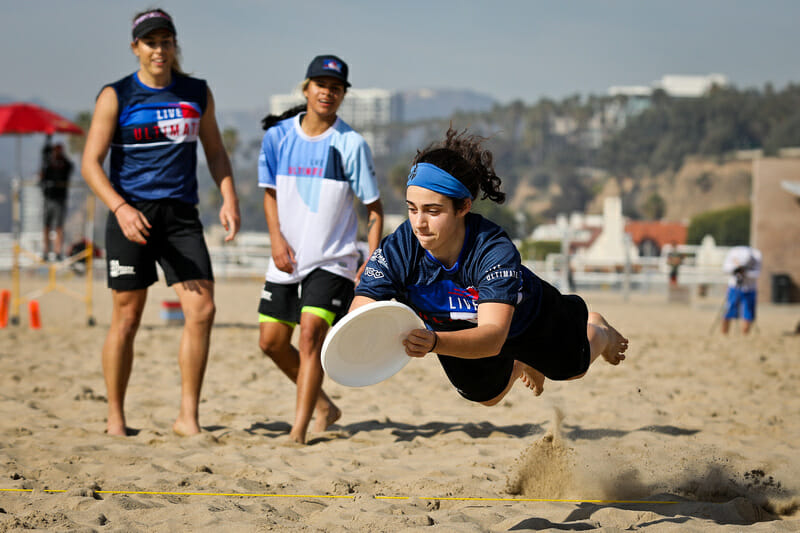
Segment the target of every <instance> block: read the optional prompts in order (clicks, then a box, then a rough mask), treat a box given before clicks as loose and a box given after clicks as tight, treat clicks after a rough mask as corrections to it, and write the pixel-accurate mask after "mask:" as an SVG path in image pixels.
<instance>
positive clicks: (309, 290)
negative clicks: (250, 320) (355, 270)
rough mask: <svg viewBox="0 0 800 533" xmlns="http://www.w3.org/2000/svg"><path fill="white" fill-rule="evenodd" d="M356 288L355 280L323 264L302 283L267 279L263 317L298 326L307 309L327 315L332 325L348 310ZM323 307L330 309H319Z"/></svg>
mask: <svg viewBox="0 0 800 533" xmlns="http://www.w3.org/2000/svg"><path fill="white" fill-rule="evenodd" d="M354 289H355V284H354V283H353V280H351V279H348V278H345V277H342V276H339V275H337V274H332V273H331V272H328V271H327V270H322V269H321V268H318V269H316V270H312V271H311V273H310V274H308V275H307V276H306V277H305V279H303V281H301V282H299V283H289V284H279V283H272V282H269V281H267V282H265V283H264V290H263V291H262V292H261V301H260V302H259V303H258V313H259V315H261V317H260V321H262V322H268V321H279V322H284V323H287V324H289V325H291V326H295V325H297V324H298V323H299V322H300V314H301V313H302V312H303V310H304V309H305V310H306V311H307V312H314V313H315V314H317V315H318V316H320V317H321V318H323V319H325V320H326V321H327V322H328V325H333V324H335V323H336V322H337V321H338V320H339V319H341V318H342V317H343V316H344V315H345V314H347V310H348V309H349V308H350V302H351V301H352V300H353V290H354ZM309 308H313V309H309ZM320 309H323V310H325V311H326V312H324V313H320V312H318V310H320ZM323 315H324V316H323Z"/></svg>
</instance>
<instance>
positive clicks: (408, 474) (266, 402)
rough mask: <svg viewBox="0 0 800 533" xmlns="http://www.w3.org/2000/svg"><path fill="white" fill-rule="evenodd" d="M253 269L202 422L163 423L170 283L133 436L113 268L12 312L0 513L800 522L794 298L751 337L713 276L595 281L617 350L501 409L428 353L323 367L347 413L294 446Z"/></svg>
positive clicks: (159, 293)
mask: <svg viewBox="0 0 800 533" xmlns="http://www.w3.org/2000/svg"><path fill="white" fill-rule="evenodd" d="M36 283H39V284H44V283H45V280H43V279H40V280H36V279H31V278H27V279H24V280H23V284H24V286H25V287H26V288H30V287H31V286H34V285H35V284H36ZM69 283H71V284H72V286H74V287H76V288H77V290H81V288H80V287H81V284H82V283H83V280H81V279H80V278H75V279H73V280H70V281H69ZM260 286H261V282H260V280H258V279H253V280H237V281H225V280H222V281H219V282H218V284H217V307H218V312H217V320H216V326H215V329H214V332H213V337H212V345H211V357H210V362H209V367H208V372H207V375H206V380H205V385H204V389H203V403H202V405H201V409H202V410H201V424H202V426H203V429H204V432H203V433H202V434H200V435H198V436H194V437H188V438H185V437H183V438H182V437H179V436H177V435H175V434H173V433H172V431H171V426H172V423H173V421H174V417H175V415H176V414H177V407H178V392H179V376H178V365H177V347H178V341H179V336H180V327H177V326H174V325H168V324H165V323H164V321H163V320H162V319H161V316H160V305H161V302H162V301H164V300H166V299H172V298H173V294H174V293H173V292H172V291H171V290H170V289H168V288H166V287H165V286H164V285H163V283H159V284H158V285H156V286H155V287H153V289H151V292H150V298H149V302H148V306H147V309H146V311H145V317H144V320H143V325H142V328H141V330H140V333H139V335H138V338H137V344H136V359H135V362H134V370H133V375H132V378H131V383H130V386H129V391H128V397H127V402H126V408H127V415H128V423H129V425H130V426H131V427H132V428H133V429H134V433H135V434H134V435H132V436H130V437H127V438H121V437H111V436H108V435H105V434H104V433H103V431H104V428H105V416H106V402H105V386H104V383H103V375H102V371H101V367H100V349H101V345H102V342H103V338H104V335H105V332H106V329H107V327H108V322H109V313H110V295H109V293H108V291H107V290H106V289H105V288H104V283H103V282H98V283H97V284H96V285H95V293H94V294H95V301H94V315H95V317H96V321H97V325H96V326H95V327H89V326H88V325H87V324H86V321H85V315H84V307H83V304H82V303H80V302H78V301H76V300H74V299H71V298H68V297H67V296H66V295H64V294H61V293H58V292H51V293H48V294H46V295H44V296H42V297H40V298H39V302H40V307H41V319H42V329H40V330H31V329H29V328H28V320H27V316H26V315H24V316H22V321H21V324H20V325H18V326H14V327H12V326H9V327H7V328H5V329H2V330H0V531H17V530H26V529H34V530H42V531H222V530H224V531H298V530H300V531H393V532H394V531H430V530H438V531H448V532H451V531H453V532H481V531H540V530H543V531H548V530H550V531H561V530H571V531H583V530H597V531H624V530H644V531H659V532H660V531H681V532H686V531H742V530H747V531H759V532H773V531H800V511H799V510H800V365H798V357H800V336H795V335H791V334H790V332H791V331H792V330H793V329H794V327H795V324H797V322H798V321H799V320H800V306H797V305H794V306H786V305H784V306H779V305H771V304H762V305H761V306H760V307H759V320H758V322H757V328H756V330H755V332H754V333H753V334H752V335H750V336H747V337H744V336H742V335H741V334H740V333H739V332H738V330H737V331H735V332H734V333H733V334H731V335H730V336H728V337H723V336H721V335H720V334H719V333H718V332H717V331H714V332H713V333H710V332H709V330H710V327H711V326H712V324H713V323H714V320H715V316H716V313H717V312H718V310H719V306H720V303H721V296H719V297H717V296H716V295H711V296H709V297H708V298H706V299H703V300H699V299H695V300H694V301H693V302H692V303H691V304H689V305H685V304H668V303H667V298H666V295H664V294H655V293H653V294H633V295H631V297H630V298H629V299H628V301H624V300H623V298H622V296H621V295H620V294H616V293H612V292H592V293H586V294H583V296H584V297H585V298H586V299H587V301H588V303H589V306H590V309H591V310H593V311H599V312H601V313H603V314H604V315H605V316H606V317H607V318H608V319H609V321H611V322H612V323H613V324H614V325H615V326H617V327H618V329H620V330H621V331H622V332H623V333H624V334H625V335H626V336H627V337H628V338H629V339H630V350H629V352H628V359H627V360H626V361H624V362H623V364H621V365H620V366H618V367H612V366H611V365H608V364H606V363H604V362H603V361H598V362H597V363H596V364H595V365H594V366H593V367H592V368H591V369H590V371H589V373H588V375H587V376H586V377H585V378H584V379H582V380H578V381H574V382H567V383H558V382H550V381H548V382H547V383H546V385H545V391H544V394H543V395H542V396H540V397H538V398H537V397H534V396H533V395H532V394H531V393H530V391H528V390H527V389H525V388H524V387H523V386H521V384H520V386H517V387H515V389H514V390H512V391H511V393H510V394H509V396H508V397H507V399H506V400H505V401H503V402H502V403H501V404H500V405H498V406H496V407H492V408H489V407H483V406H480V405H473V404H471V403H469V402H467V401H466V400H463V399H462V398H461V397H460V396H459V395H458V394H457V393H456V391H455V390H454V389H453V388H452V386H451V385H450V384H449V382H448V381H447V379H446V378H445V376H444V373H443V371H442V370H441V368H440V367H439V364H438V362H437V360H436V359H435V358H434V357H427V358H425V359H422V360H414V361H412V362H411V363H410V364H409V365H407V366H406V367H405V368H404V369H403V370H402V371H401V372H400V373H398V374H397V375H395V376H394V377H392V378H390V379H389V380H387V381H385V382H383V383H380V384H378V385H374V386H371V387H364V388H348V387H344V386H341V385H338V384H336V383H334V382H331V381H330V380H326V381H325V384H324V389H325V390H326V391H327V392H328V394H329V395H330V396H331V397H332V398H334V400H335V401H336V403H337V404H338V405H339V407H340V408H341V409H342V411H343V416H342V418H341V419H340V420H339V422H338V423H337V424H336V425H334V426H333V427H332V428H331V429H330V430H329V431H326V432H324V433H313V434H311V435H310V443H309V445H307V446H297V445H292V444H290V443H289V441H288V439H287V434H288V431H289V428H290V426H289V424H290V422H291V421H292V419H293V416H294V404H295V394H294V387H293V385H292V384H291V383H290V382H289V381H288V380H287V379H285V378H284V376H283V375H282V374H281V373H280V372H279V370H278V369H277V368H276V367H275V366H274V364H273V363H272V362H271V361H270V360H268V359H266V358H265V357H264V356H262V355H261V353H260V352H259V350H258V346H257V333H258V330H257V325H256V314H255V308H256V304H257V298H258V295H259V290H260ZM0 288H10V279H9V278H7V277H2V278H0Z"/></svg>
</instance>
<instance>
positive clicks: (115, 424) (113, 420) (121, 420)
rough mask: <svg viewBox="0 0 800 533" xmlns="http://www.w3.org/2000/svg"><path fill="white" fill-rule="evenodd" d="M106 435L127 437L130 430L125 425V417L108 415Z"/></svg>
mask: <svg viewBox="0 0 800 533" xmlns="http://www.w3.org/2000/svg"><path fill="white" fill-rule="evenodd" d="M106 433H108V434H109V435H116V436H117V437H127V436H128V428H127V426H126V425H125V417H124V416H120V415H113V414H109V415H108V420H107V421H106Z"/></svg>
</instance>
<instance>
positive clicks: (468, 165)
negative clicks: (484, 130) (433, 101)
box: [413, 126, 506, 209]
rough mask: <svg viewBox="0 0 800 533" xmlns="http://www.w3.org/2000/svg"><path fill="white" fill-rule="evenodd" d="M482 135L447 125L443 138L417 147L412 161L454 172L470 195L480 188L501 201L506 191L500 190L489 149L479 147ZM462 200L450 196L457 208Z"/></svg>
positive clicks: (492, 199) (504, 197) (475, 194)
mask: <svg viewBox="0 0 800 533" xmlns="http://www.w3.org/2000/svg"><path fill="white" fill-rule="evenodd" d="M485 140H486V138H485V137H480V136H478V135H472V134H470V133H469V132H468V131H467V130H464V131H461V132H459V131H457V130H454V129H453V127H452V126H451V127H450V128H448V129H447V133H446V134H445V139H444V141H439V142H435V143H432V144H430V145H428V146H427V147H426V148H425V149H423V150H422V151H419V150H418V151H417V155H416V157H415V158H414V161H413V164H414V165H416V164H417V163H430V164H432V165H436V166H437V167H439V168H440V169H442V170H444V171H445V172H447V173H449V174H450V175H452V176H454V177H455V178H456V179H457V180H458V181H460V182H461V183H463V184H464V186H465V187H466V188H467V189H468V190H469V192H470V193H471V194H472V198H476V197H477V196H478V192H482V193H483V195H482V196H481V198H482V199H483V198H488V199H490V200H491V201H493V202H496V203H498V204H502V203H503V202H504V201H505V199H506V193H504V192H502V191H501V190H500V184H501V180H500V177H499V176H498V175H497V174H496V173H495V171H494V165H493V163H492V160H493V156H492V152H490V151H489V150H487V149H485V148H483V147H482V143H483V142H484V141H485ZM464 202H465V200H454V203H455V204H456V209H460V208H461V206H462V205H463V204H464Z"/></svg>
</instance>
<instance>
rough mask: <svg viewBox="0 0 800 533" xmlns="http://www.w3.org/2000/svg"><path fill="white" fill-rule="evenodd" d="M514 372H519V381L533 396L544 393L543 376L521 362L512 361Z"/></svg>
mask: <svg viewBox="0 0 800 533" xmlns="http://www.w3.org/2000/svg"><path fill="white" fill-rule="evenodd" d="M514 367H515V368H514V372H519V379H520V380H521V381H522V383H524V384H525V386H526V387H528V388H529V389H531V390H532V391H533V394H534V396H539V395H541V394H542V393H543V392H544V374H542V373H541V372H539V371H538V370H536V369H535V368H533V367H532V366H528V365H526V364H525V363H523V362H521V361H514Z"/></svg>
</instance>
